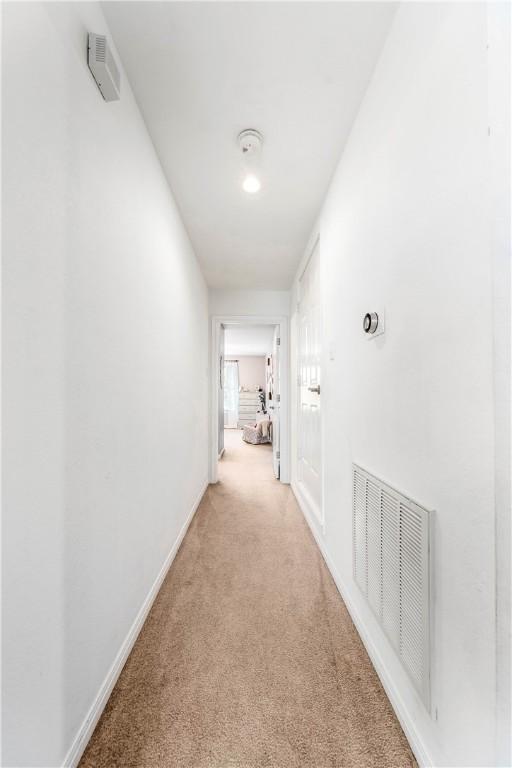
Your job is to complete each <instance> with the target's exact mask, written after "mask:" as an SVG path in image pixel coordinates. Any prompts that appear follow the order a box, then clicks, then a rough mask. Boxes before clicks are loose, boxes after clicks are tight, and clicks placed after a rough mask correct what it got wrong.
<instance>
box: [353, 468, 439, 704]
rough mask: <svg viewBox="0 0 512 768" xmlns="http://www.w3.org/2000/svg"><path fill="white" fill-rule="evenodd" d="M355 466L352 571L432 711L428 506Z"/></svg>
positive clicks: (429, 516)
mask: <svg viewBox="0 0 512 768" xmlns="http://www.w3.org/2000/svg"><path fill="white" fill-rule="evenodd" d="M352 472H353V499H352V501H353V505H352V512H353V518H352V536H353V557H354V560H353V573H354V579H355V581H356V583H357V584H358V586H359V588H360V589H361V591H362V592H363V594H364V596H365V597H366V600H367V602H368V603H369V605H370V607H371V609H372V611H373V613H374V614H375V616H376V618H377V620H378V622H379V624H380V626H381V627H382V629H383V630H384V632H385V634H386V636H387V638H388V640H389V641H390V642H391V645H392V646H393V648H394V649H395V651H396V653H397V654H398V657H399V658H400V661H401V662H402V665H403V666H404V668H405V669H406V671H407V673H408V675H409V677H410V678H411V680H412V682H413V684H414V686H415V688H416V690H417V691H418V693H419V694H420V696H421V698H422V701H423V703H424V704H425V707H426V708H427V709H428V710H429V711H430V526H431V514H432V513H430V512H429V511H428V510H426V509H424V508H423V507H420V506H419V505H418V504H415V503H414V502H413V501H411V500H410V499H408V498H407V497H405V496H403V495H402V494H400V493H398V492H397V491H395V490H394V489H393V488H390V487H389V486H388V485H386V484H385V483H383V482H382V481H381V480H378V479H377V478H376V477H374V476H373V475H371V474H370V473H369V472H366V470H364V469H362V468H361V467H359V466H358V465H357V464H353V466H352Z"/></svg>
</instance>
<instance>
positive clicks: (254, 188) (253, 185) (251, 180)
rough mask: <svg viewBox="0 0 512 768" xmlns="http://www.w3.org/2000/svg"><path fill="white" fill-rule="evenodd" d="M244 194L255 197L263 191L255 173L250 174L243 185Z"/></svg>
mask: <svg viewBox="0 0 512 768" xmlns="http://www.w3.org/2000/svg"><path fill="white" fill-rule="evenodd" d="M242 188H243V190H244V192H247V194H249V195H255V194H256V192H259V191H260V189H261V181H260V180H259V179H258V177H257V176H255V175H254V174H253V173H249V174H248V175H247V176H246V177H245V179H244V182H243V184H242Z"/></svg>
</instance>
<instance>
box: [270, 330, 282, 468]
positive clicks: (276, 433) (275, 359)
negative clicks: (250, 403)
mask: <svg viewBox="0 0 512 768" xmlns="http://www.w3.org/2000/svg"><path fill="white" fill-rule="evenodd" d="M280 345H281V339H280V338H279V326H276V328H275V330H274V343H273V349H272V355H271V357H270V381H271V387H272V388H271V390H270V393H271V396H272V399H271V400H270V399H269V410H270V416H271V419H272V459H273V465H274V475H275V476H276V478H277V479H278V480H279V477H280V457H281V451H280V408H281V394H280V364H279V352H280Z"/></svg>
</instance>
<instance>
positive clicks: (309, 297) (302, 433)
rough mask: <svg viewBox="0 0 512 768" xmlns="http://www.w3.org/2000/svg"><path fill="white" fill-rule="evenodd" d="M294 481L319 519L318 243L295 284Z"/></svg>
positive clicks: (319, 344) (320, 443)
mask: <svg viewBox="0 0 512 768" xmlns="http://www.w3.org/2000/svg"><path fill="white" fill-rule="evenodd" d="M298 315H299V338H298V342H299V346H298V368H299V370H298V377H297V378H298V386H299V392H298V402H299V414H298V416H299V418H298V452H299V455H298V479H299V483H300V484H301V490H302V492H303V493H304V495H305V496H306V498H307V501H308V502H309V503H310V505H311V507H312V509H313V511H314V512H315V514H316V515H317V517H318V519H319V520H322V432H321V412H320V403H321V384H320V380H321V371H320V351H321V332H322V325H321V318H322V315H321V307H320V278H319V264H318V242H317V244H316V245H315V248H314V250H313V253H312V254H311V258H310V260H309V262H308V264H307V267H306V269H305V270H304V273H303V275H302V277H301V279H300V282H299V312H298Z"/></svg>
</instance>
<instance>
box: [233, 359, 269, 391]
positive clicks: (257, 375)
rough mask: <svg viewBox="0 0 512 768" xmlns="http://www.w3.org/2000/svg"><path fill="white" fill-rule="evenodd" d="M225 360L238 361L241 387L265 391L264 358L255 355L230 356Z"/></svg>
mask: <svg viewBox="0 0 512 768" xmlns="http://www.w3.org/2000/svg"><path fill="white" fill-rule="evenodd" d="M226 360H238V377H239V382H240V386H241V387H245V388H247V389H257V388H258V387H261V388H262V389H265V383H266V382H265V378H266V377H265V372H266V358H265V357H257V356H255V355H246V356H244V355H238V356H236V355H231V356H229V357H226Z"/></svg>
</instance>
